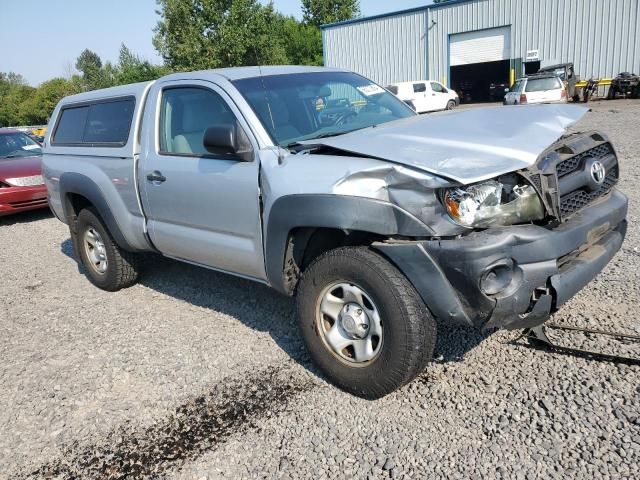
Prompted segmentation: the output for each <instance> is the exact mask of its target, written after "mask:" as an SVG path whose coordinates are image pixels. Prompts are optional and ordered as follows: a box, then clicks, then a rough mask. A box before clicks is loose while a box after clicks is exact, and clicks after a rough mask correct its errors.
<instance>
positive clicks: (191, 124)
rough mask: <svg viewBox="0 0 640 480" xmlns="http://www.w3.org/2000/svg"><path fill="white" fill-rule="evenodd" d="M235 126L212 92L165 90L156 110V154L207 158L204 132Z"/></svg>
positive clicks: (183, 89)
mask: <svg viewBox="0 0 640 480" xmlns="http://www.w3.org/2000/svg"><path fill="white" fill-rule="evenodd" d="M236 124H237V121H236V117H235V115H234V114H233V112H232V111H231V110H230V109H229V106H228V105H227V103H226V102H225V101H224V99H223V98H222V97H221V96H220V95H218V94H217V93H216V92H214V91H212V90H209V89H206V88H198V87H175V88H169V89H166V90H164V92H163V94H162V104H161V109H160V152H161V153H169V154H171V153H173V154H179V155H180V154H182V155H198V156H200V155H207V154H208V153H209V152H207V150H206V149H205V148H204V144H203V139H204V132H205V130H206V129H207V128H209V127H212V126H218V125H233V126H235V125H236Z"/></svg>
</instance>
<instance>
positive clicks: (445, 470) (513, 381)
mask: <svg viewBox="0 0 640 480" xmlns="http://www.w3.org/2000/svg"><path fill="white" fill-rule="evenodd" d="M590 105H591V107H592V108H593V111H592V112H591V113H589V114H588V115H587V116H586V118H585V119H584V120H583V121H582V122H581V123H580V124H579V125H578V126H577V129H578V130H587V129H592V128H598V129H602V130H603V131H604V132H605V133H607V134H609V135H610V137H611V139H612V140H613V142H614V143H615V145H616V147H617V148H618V152H619V154H620V156H621V163H622V167H623V172H622V175H623V178H622V180H621V182H620V188H621V189H622V190H623V191H625V192H626V193H627V194H628V195H629V197H630V200H631V205H630V214H629V218H628V219H629V223H630V226H629V232H628V236H627V240H626V242H625V244H624V246H623V250H622V251H621V252H620V253H619V254H618V256H617V257H616V258H615V259H614V260H613V261H612V262H611V264H610V265H609V266H608V267H607V269H606V270H605V271H604V272H603V273H602V274H601V275H600V276H599V277H598V278H597V279H596V280H595V281H594V282H592V283H591V284H590V285H589V287H588V288H586V289H585V290H584V291H583V292H581V293H580V294H579V295H578V296H577V297H576V298H575V299H573V300H572V301H571V302H570V303H569V304H568V305H566V306H565V307H564V308H563V309H562V310H561V311H560V312H559V313H558V314H557V315H556V316H555V318H554V320H555V321H557V322H564V323H569V324H574V325H581V326H592V327H595V328H608V329H615V330H618V331H625V332H630V333H640V321H639V320H638V317H636V314H637V311H638V309H639V308H640V248H639V245H640V243H639V241H640V218H639V211H640V193H638V188H637V187H638V185H640V135H639V134H638V118H640V102H638V101H635V102H633V101H626V100H619V101H602V102H594V103H592V104H590ZM146 263H147V267H146V269H145V273H144V276H143V278H142V280H141V283H140V284H139V285H137V286H135V287H133V288H130V289H127V290H125V291H121V292H118V293H106V292H102V291H100V290H98V289H96V288H94V287H93V286H92V285H91V284H90V283H89V282H88V281H87V280H86V279H85V278H84V277H83V276H82V275H80V274H79V273H78V267H77V266H76V263H75V262H74V261H73V260H72V258H71V245H70V241H69V237H68V231H67V229H66V227H65V226H64V225H63V224H61V223H60V222H58V221H57V220H55V219H54V218H52V217H51V216H50V215H49V214H48V213H32V214H27V215H20V216H16V217H8V218H5V219H2V220H0V265H1V266H2V277H3V281H2V286H1V289H0V291H1V295H0V328H1V330H2V334H1V336H0V359H1V360H2V364H1V365H0V432H1V435H0V477H2V478H43V477H44V478H47V477H51V478H120V477H122V476H125V475H130V476H133V477H135V476H148V477H154V478H165V477H167V478H184V479H191V478H196V479H202V478H209V479H215V478H314V479H319V478H341V479H344V478H352V477H353V478H388V477H391V478H460V479H474V478H505V479H507V478H508V479H524V478H527V479H529V478H579V479H584V478H590V479H591V478H612V479H613V478H616V479H619V478H629V479H631V478H638V475H639V474H638V465H639V463H640V382H639V380H640V367H637V366H627V365H622V364H613V363H608V362H602V361H596V360H589V359H584V358H578V357H573V356H566V355H560V354H556V353H549V352H546V351H541V350H535V349H531V348H529V347H527V346H526V342H523V341H521V340H517V337H518V332H499V333H496V334H493V335H483V334H480V333H477V332H475V331H469V330H464V329H457V328H450V327H447V326H445V325H440V326H439V338H438V344H437V347H436V357H437V358H436V361H435V362H434V363H433V364H432V365H431V366H430V367H429V368H428V370H427V372H426V373H424V374H423V375H422V376H421V377H420V378H419V379H418V380H417V381H415V382H413V383H412V384H410V385H408V386H407V387H405V388H404V389H402V390H401V391H398V392H396V393H394V394H392V395H389V396H387V397H385V398H384V399H382V400H378V401H375V402H370V401H365V400H361V399H358V398H355V397H352V396H350V395H347V394H345V393H343V392H341V391H339V390H337V389H335V388H334V387H332V386H331V385H329V384H327V383H326V382H325V381H324V379H323V378H322V376H321V375H319V374H318V372H317V371H316V370H315V369H314V367H313V366H312V365H311V363H310V361H309V359H308V357H307V355H306V353H305V351H304V347H303V345H302V343H301V340H300V338H299V336H298V333H297V330H296V326H295V319H294V304H293V301H292V300H290V299H288V298H284V297H281V296H279V295H278V294H276V293H274V292H272V291H271V290H269V289H267V288H265V287H263V286H260V285H256V284H253V283H250V282H247V281H244V280H240V279H236V278H233V277H229V276H225V275H221V274H216V273H212V272H209V271H207V270H203V269H199V268H196V267H192V266H188V265H182V264H178V263H175V262H172V261H169V260H165V259H162V258H158V257H155V256H152V257H149V259H148V260H147V262H146ZM600 346H601V347H603V348H604V347H607V345H604V344H602V345H600ZM639 350H640V349H639V348H636V352H638V354H640V351H639Z"/></svg>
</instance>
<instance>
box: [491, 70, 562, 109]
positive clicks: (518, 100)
mask: <svg viewBox="0 0 640 480" xmlns="http://www.w3.org/2000/svg"><path fill="white" fill-rule="evenodd" d="M502 103H504V104H505V105H521V104H525V103H567V91H566V90H565V88H564V84H563V83H562V80H560V79H559V78H558V77H556V76H555V75H533V76H530V77H524V78H520V79H518V80H517V81H516V83H514V84H513V86H512V87H511V89H510V90H509V91H508V92H507V94H506V95H505V96H504V101H503V102H502Z"/></svg>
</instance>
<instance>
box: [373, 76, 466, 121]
mask: <svg viewBox="0 0 640 480" xmlns="http://www.w3.org/2000/svg"><path fill="white" fill-rule="evenodd" d="M386 89H387V90H389V91H390V92H391V93H393V94H394V95H395V96H397V97H398V98H399V99H400V100H402V101H403V102H406V103H408V104H409V105H411V106H413V108H414V110H415V111H416V112H418V113H425V112H435V111H437V110H451V109H453V108H455V107H456V106H458V105H460V98H458V94H457V93H456V92H455V91H454V90H450V89H448V88H447V87H445V86H444V85H442V84H441V83H439V82H435V81H433V80H420V81H415V82H401V83H392V84H390V85H387V87H386ZM409 102H410V103H409Z"/></svg>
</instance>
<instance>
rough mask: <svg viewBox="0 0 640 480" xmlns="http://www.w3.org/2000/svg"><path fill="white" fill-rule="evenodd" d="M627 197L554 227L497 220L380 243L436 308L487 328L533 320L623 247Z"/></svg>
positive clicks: (610, 199)
mask: <svg viewBox="0 0 640 480" xmlns="http://www.w3.org/2000/svg"><path fill="white" fill-rule="evenodd" d="M627 203H628V201H627V198H626V197H625V196H624V195H623V194H622V193H620V192H619V191H617V190H615V189H614V190H613V191H612V192H611V193H610V194H609V195H607V196H606V197H603V198H602V199H601V200H600V201H598V202H597V203H594V204H592V205H591V206H589V207H586V208H584V209H582V210H581V211H580V212H578V213H576V214H575V215H573V216H572V217H571V218H570V219H568V220H567V221H566V222H565V223H562V224H561V225H559V226H557V227H555V228H553V229H550V228H545V227H541V226H536V225H517V226H510V227H499V228H490V229H487V230H484V231H480V232H474V233H471V234H469V235H467V236H465V237H462V238H457V239H450V240H427V241H415V242H384V243H375V244H374V247H375V248H377V249H378V250H379V251H380V252H382V253H383V254H384V255H386V256H387V257H388V258H390V259H391V260H392V261H393V262H394V263H395V264H396V265H397V266H398V268H400V270H402V271H403V272H404V274H405V275H406V276H407V277H408V278H409V280H410V281H411V282H412V283H413V285H414V287H415V288H416V290H417V291H418V292H419V293H420V295H421V296H422V298H423V300H424V301H425V303H426V304H427V306H428V307H429V309H430V310H431V311H432V313H433V314H434V315H435V316H436V317H438V318H442V319H447V320H451V321H454V322H456V323H462V324H467V325H475V326H483V327H485V328H507V329H517V328H528V327H533V326H537V325H540V324H542V323H544V321H545V320H547V318H548V317H549V315H550V314H551V313H553V312H554V311H555V310H557V309H558V308H559V307H560V306H561V305H562V304H563V303H565V302H566V301H567V300H569V299H570V298H571V297H572V296H573V295H575V294H576V293H577V292H578V291H580V290H581V289H582V288H583V287H584V286H586V285H587V284H588V283H589V282H590V281H591V280H592V279H593V278H594V277H595V276H596V275H597V274H598V273H599V272H600V271H601V270H602V269H603V268H604V267H605V265H606V264H607V263H608V262H609V261H610V260H611V259H612V258H613V256H614V255H615V253H616V252H617V251H618V250H619V249H620V247H621V245H622V242H623V240H624V236H625V233H626V227H627V223H626V220H625V218H626V214H627Z"/></svg>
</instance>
